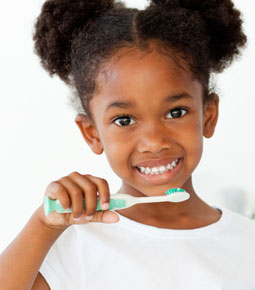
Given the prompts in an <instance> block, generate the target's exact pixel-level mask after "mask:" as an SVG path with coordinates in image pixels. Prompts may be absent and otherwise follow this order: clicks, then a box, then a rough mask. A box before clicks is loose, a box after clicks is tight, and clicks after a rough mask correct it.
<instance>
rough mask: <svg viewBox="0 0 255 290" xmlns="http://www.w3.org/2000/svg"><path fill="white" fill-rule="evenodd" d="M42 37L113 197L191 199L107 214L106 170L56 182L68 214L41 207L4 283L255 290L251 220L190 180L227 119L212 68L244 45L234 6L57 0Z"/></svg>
mask: <svg viewBox="0 0 255 290" xmlns="http://www.w3.org/2000/svg"><path fill="white" fill-rule="evenodd" d="M34 40H35V49H36V52H37V54H38V55H39V56H40V58H41V62H42V65H43V66H44V68H45V69H46V70H47V71H48V72H49V73H50V74H51V75H53V74H57V75H58V76H59V77H60V78H61V79H62V80H63V81H64V82H65V83H66V84H67V85H69V86H71V87H72V88H75V89H76V90H77V98H80V100H81V103H82V106H83V109H84V114H78V115H77V117H76V119H75V122H76V124H77V125H78V127H79V129H80V131H81V133H82V136H83V138H84V139H85V141H86V142H87V144H88V145H89V146H90V148H91V150H92V151H93V152H94V153H95V154H101V153H102V152H103V151H104V152H105V154H106V156H107V158H108V161H109V163H110V166H111V167H112V169H113V170H114V172H115V173H116V174H117V175H118V176H119V177H120V178H121V179H122V186H121V188H120V189H119V190H118V193H126V194H129V195H132V196H136V197H143V196H160V195H165V192H166V191H167V190H168V189H170V188H177V187H180V188H183V189H185V190H186V191H187V192H188V193H189V194H190V198H189V199H188V200H186V201H184V202H180V203H171V202H161V203H148V204H139V205H135V206H133V207H130V208H127V209H122V210H114V211H110V210H108V208H109V199H110V192H109V186H108V183H107V181H106V180H104V179H102V178H98V177H96V176H92V175H89V174H82V173H79V172H72V173H70V174H69V175H68V176H64V177H62V178H60V179H58V180H55V181H52V182H51V183H50V184H49V186H48V187H47V189H46V192H45V196H48V197H50V198H51V199H59V200H60V203H61V204H62V206H63V207H64V208H69V207H70V206H71V205H72V210H73V211H72V213H65V214H61V213H57V212H53V213H51V214H50V215H48V216H45V214H44V208H43V205H41V206H40V207H39V208H38V209H37V210H36V211H35V212H34V214H33V216H32V217H31V219H30V220H29V221H28V223H27V225H26V226H25V227H24V229H23V230H22V231H21V233H20V234H19V235H18V237H17V238H16V239H15V240H14V241H13V242H12V243H11V244H10V245H9V247H8V248H7V249H6V250H5V251H4V252H3V253H2V255H1V257H0V281H1V289H4V290H7V289H11V290H16V289H19V290H23V289H24V290H28V289H52V290H60V289H61V290H74V289H75V290H85V289H86V290H97V289H112V290H113V289H123V290H126V289H128V290H130V289H144V290H145V289H146V290H155V289H162V290H163V289H169V290H170V289H173V290H177V289H189V290H190V289H191V290H193V289H194V290H204V289H213V290H217V289H224V290H235V289H236V290H244V289H246V290H248V289H255V278H254V269H255V249H254V244H255V224H254V222H253V221H252V220H250V219H249V218H247V217H244V216H241V215H239V214H237V213H234V212H232V211H230V210H228V209H226V208H222V207H221V208H218V207H214V206H210V205H208V204H207V203H206V202H204V201H203V200H201V199H200V198H199V196H198V195H197V193H196V192H195V189H194V188H193V185H192V173H193V171H194V170H195V168H196V167H197V165H198V164H199V161H200V159H201V155H202V149H203V137H206V138H210V137H212V136H213V133H214V130H215V126H216V123H217V119H218V104H219V98H218V96H217V95H216V94H215V93H213V92H212V91H211V89H210V86H209V81H210V75H211V73H212V72H221V71H223V69H224V68H225V67H227V65H229V64H230V63H231V61H232V60H233V59H234V57H235V56H237V55H238V54H239V50H240V48H242V47H243V46H244V45H245V43H246V36H245V35H244V33H243V31H242V21H241V19H240V12H239V11H238V10H236V9H235V8H234V6H233V3H232V2H231V1H230V0H221V1H218V0H152V1H151V3H150V4H149V5H148V7H147V8H146V9H145V10H138V9H131V8H126V7H125V6H124V4H121V3H114V1H113V0H108V1H106V0H93V1H88V0H87V1H85V0H69V1H67V0H48V1H46V2H45V4H44V6H43V8H42V12H41V14H40V16H39V17H38V20H37V23H36V29H35V34H34ZM98 195H99V199H100V204H101V207H102V208H103V209H104V210H103V211H97V212H96V203H97V196H98ZM83 198H84V199H85V203H86V208H85V211H83V206H82V204H83Z"/></svg>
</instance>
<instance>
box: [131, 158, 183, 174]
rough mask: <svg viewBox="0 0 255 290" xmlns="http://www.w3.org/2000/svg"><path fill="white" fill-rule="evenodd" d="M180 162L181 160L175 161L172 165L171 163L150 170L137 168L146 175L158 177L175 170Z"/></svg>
mask: <svg viewBox="0 0 255 290" xmlns="http://www.w3.org/2000/svg"><path fill="white" fill-rule="evenodd" d="M179 161H180V158H178V159H176V160H174V161H173V162H172V163H169V164H167V165H166V166H164V165H161V166H158V167H153V168H149V167H137V168H138V170H139V171H140V172H141V173H143V174H145V175H158V174H162V173H164V172H167V171H171V170H173V169H174V168H175V167H176V166H177V165H178V164H179Z"/></svg>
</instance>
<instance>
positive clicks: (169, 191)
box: [166, 188, 186, 195]
mask: <svg viewBox="0 0 255 290" xmlns="http://www.w3.org/2000/svg"><path fill="white" fill-rule="evenodd" d="M176 192H186V191H185V190H184V189H182V188H171V189H168V190H167V191H166V195H169V194H172V193H176Z"/></svg>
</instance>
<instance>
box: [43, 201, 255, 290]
mask: <svg viewBox="0 0 255 290" xmlns="http://www.w3.org/2000/svg"><path fill="white" fill-rule="evenodd" d="M213 207H214V208H219V207H215V206H213ZM219 209H220V210H221V212H222V215H221V218H220V219H219V220H218V221H217V222H216V223H213V224H211V225H208V226H205V227H201V228H196V229H188V230H186V229H185V230H180V229H177V230H176V229H162V228H157V227H153V226H149V225H144V224H141V223H138V222H135V221H133V220H130V219H128V218H125V217H123V216H121V215H119V217H120V221H119V222H118V223H114V224H103V223H89V224H84V225H73V226H71V227H69V228H68V229H67V230H66V231H65V232H64V233H63V234H62V235H61V236H60V237H59V238H58V240H57V241H56V242H55V244H54V245H53V246H52V248H51V249H50V251H49V253H48V255H47V256H46V258H45V260H44V262H43V264H42V266H41V268H40V272H41V274H42V275H43V276H44V278H45V279H46V281H47V282H48V284H49V286H50V288H51V290H60V289H61V290H218V289H223V290H254V289H255V222H254V221H253V220H251V219H249V218H248V217H245V216H242V215H240V214H237V213H235V212H232V211H230V210H229V209H227V208H224V207H220V208H219Z"/></svg>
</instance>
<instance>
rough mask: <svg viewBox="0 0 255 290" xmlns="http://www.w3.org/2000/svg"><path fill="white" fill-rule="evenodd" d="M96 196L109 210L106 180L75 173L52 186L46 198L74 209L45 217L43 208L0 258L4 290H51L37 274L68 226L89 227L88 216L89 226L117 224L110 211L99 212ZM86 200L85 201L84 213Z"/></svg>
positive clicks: (0, 271) (36, 212)
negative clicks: (90, 217)
mask: <svg viewBox="0 0 255 290" xmlns="http://www.w3.org/2000/svg"><path fill="white" fill-rule="evenodd" d="M97 192H99V195H100V202H101V208H103V204H104V203H107V206H106V208H108V207H109V200H110V192H109V186H108V183H107V181H106V180H104V179H101V178H98V177H95V176H92V175H86V174H85V175H81V174H79V173H78V172H73V173H71V174H70V175H69V176H65V177H62V178H61V179H59V180H57V181H53V182H51V183H50V184H49V186H48V187H47V189H46V193H45V195H46V196H48V197H50V198H52V199H56V198H58V199H59V201H60V203H61V204H62V206H63V207H64V208H68V207H70V206H71V205H72V212H71V213H65V214H60V213H57V212H52V213H50V214H49V215H48V216H45V213H44V209H43V205H41V206H40V207H39V208H38V209H37V210H36V211H35V213H34V214H33V215H32V217H31V218H30V220H29V221H28V223H27V224H26V225H25V227H24V228H23V230H22V231H21V232H20V234H19V235H18V236H17V237H16V239H15V240H14V241H13V242H12V243H11V244H10V245H9V246H8V247H7V248H6V249H5V251H4V252H3V253H2V254H1V255H0V281H1V287H2V288H1V289H4V290H31V289H32V290H48V289H50V288H49V286H48V284H47V282H46V281H45V280H44V278H43V277H42V275H41V274H40V273H39V272H38V271H39V269H40V267H41V264H42V262H43V260H44V258H45V256H46V255H47V253H48V251H49V249H50V248H51V246H52V245H53V244H54V243H55V241H56V240H57V238H58V237H59V236H60V235H61V234H62V233H63V232H64V231H65V230H66V229H67V228H68V227H69V226H71V225H73V224H86V223H88V222H89V220H88V219H87V216H92V219H90V222H105V223H113V222H118V220H119V217H118V215H117V214H116V213H114V212H111V211H108V210H106V211H96V208H97ZM83 196H84V198H85V200H86V209H85V212H83ZM106 208H105V209H106ZM76 218H79V219H78V220H77V219H76ZM32 287H33V288H32Z"/></svg>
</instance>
